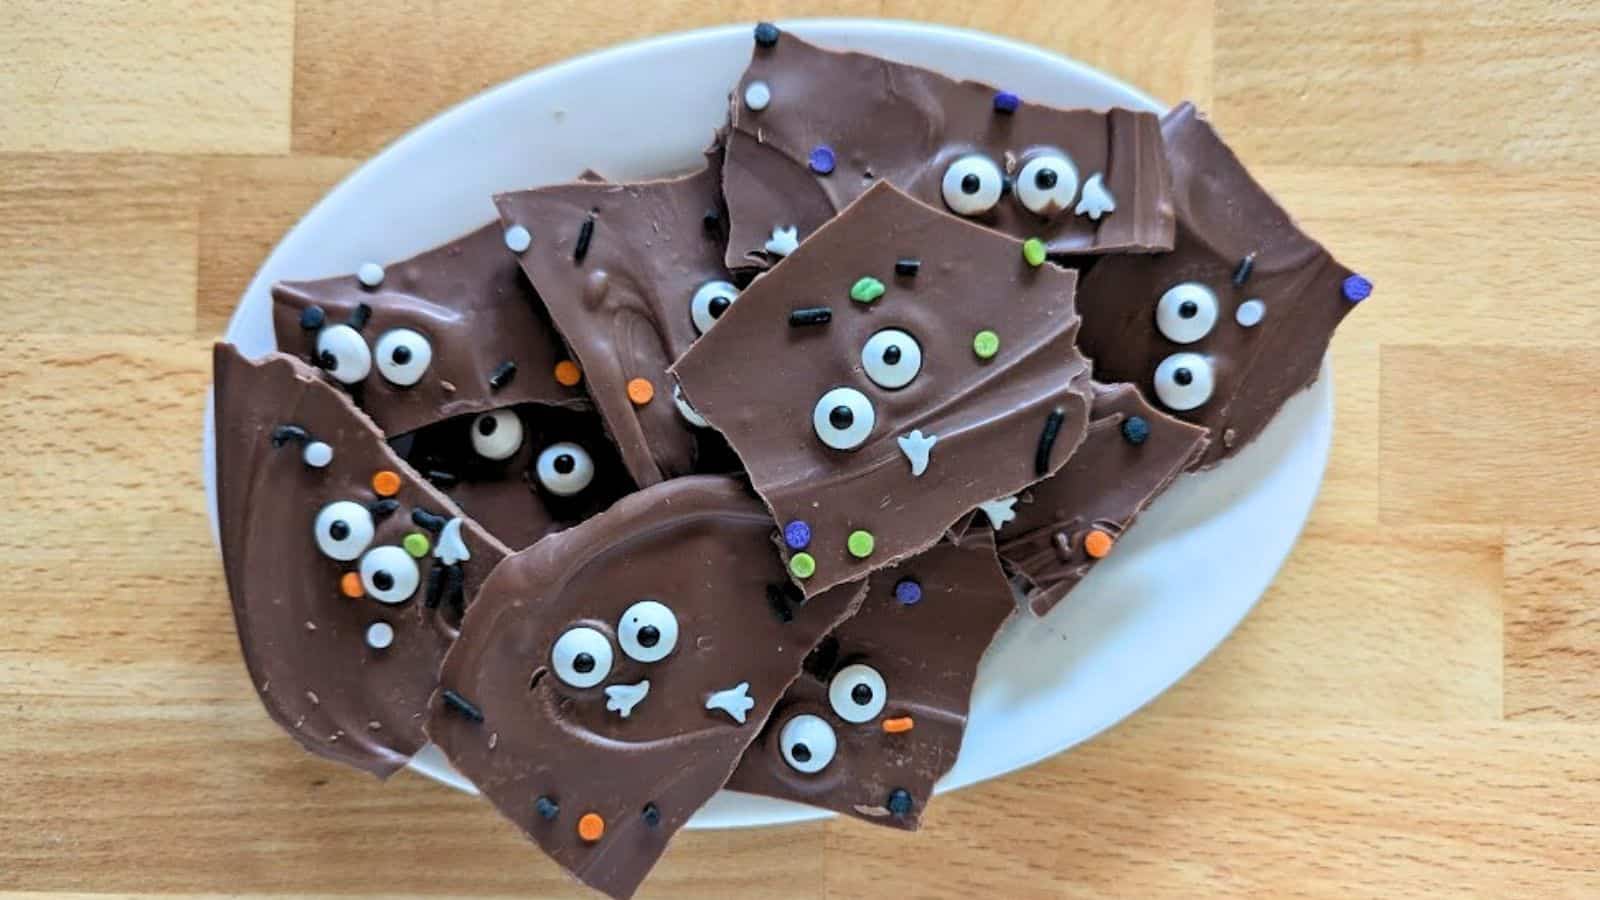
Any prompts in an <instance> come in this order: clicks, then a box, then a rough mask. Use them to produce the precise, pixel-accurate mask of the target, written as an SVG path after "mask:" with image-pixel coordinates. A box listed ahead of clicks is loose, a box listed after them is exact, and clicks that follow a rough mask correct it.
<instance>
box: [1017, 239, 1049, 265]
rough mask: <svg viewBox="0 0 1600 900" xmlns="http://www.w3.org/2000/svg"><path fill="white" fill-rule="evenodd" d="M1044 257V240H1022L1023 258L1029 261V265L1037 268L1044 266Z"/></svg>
mask: <svg viewBox="0 0 1600 900" xmlns="http://www.w3.org/2000/svg"><path fill="white" fill-rule="evenodd" d="M1044 257H1045V249H1044V241H1041V240H1039V239H1038V238H1028V239H1027V240H1025V241H1023V242H1022V258H1023V259H1025V260H1027V261H1028V265H1030V266H1033V267H1035V268H1037V267H1039V266H1042V265H1044Z"/></svg>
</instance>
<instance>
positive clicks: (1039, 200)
mask: <svg viewBox="0 0 1600 900" xmlns="http://www.w3.org/2000/svg"><path fill="white" fill-rule="evenodd" d="M1016 189H1017V202H1019V203H1021V204H1022V205H1023V206H1024V207H1026V208H1027V210H1028V212H1031V213H1037V214H1038V215H1041V216H1053V215H1055V214H1056V213H1058V212H1060V211H1062V210H1063V209H1067V208H1069V207H1071V206H1072V198H1073V197H1076V196H1078V167H1077V166H1074V165H1073V164H1072V160H1070V159H1067V158H1066V157H1065V156H1057V155H1056V154H1054V153H1051V154H1048V155H1046V156H1035V157H1034V158H1033V159H1030V160H1028V161H1027V162H1026V163H1024V164H1023V166H1022V171H1021V172H1018V173H1017V188H1016Z"/></svg>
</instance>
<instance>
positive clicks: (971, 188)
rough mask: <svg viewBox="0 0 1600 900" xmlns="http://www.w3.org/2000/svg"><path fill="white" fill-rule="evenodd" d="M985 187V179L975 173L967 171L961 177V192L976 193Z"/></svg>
mask: <svg viewBox="0 0 1600 900" xmlns="http://www.w3.org/2000/svg"><path fill="white" fill-rule="evenodd" d="M981 187H983V179H981V178H979V177H978V176H977V175H975V174H973V173H970V172H969V173H967V174H966V175H964V176H962V178H961V193H963V194H976V193H977V192H978V189H979V188H981Z"/></svg>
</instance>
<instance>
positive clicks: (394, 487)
mask: <svg viewBox="0 0 1600 900" xmlns="http://www.w3.org/2000/svg"><path fill="white" fill-rule="evenodd" d="M372 489H373V490H375V491H377V492H378V496H379V497H393V496H394V495H395V494H398V493H400V473H398V472H391V471H389V470H388V469H379V470H378V471H376V472H374V473H372Z"/></svg>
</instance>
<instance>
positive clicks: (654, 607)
mask: <svg viewBox="0 0 1600 900" xmlns="http://www.w3.org/2000/svg"><path fill="white" fill-rule="evenodd" d="M617 644H618V646H620V647H621V648H622V652H623V653H626V654H628V658H629V659H635V660H638V661H639V662H642V663H653V662H660V661H661V660H663V659H666V658H667V656H668V655H669V654H671V653H672V650H673V648H674V647H676V646H678V617H677V616H675V615H673V613H672V610H671V609H670V608H668V607H667V605H666V604H665V603H662V602H660V601H658V600H640V601H639V602H638V603H635V604H633V605H632V606H630V607H628V608H627V610H625V611H624V612H623V613H622V618H621V619H620V620H619V621H618V622H617Z"/></svg>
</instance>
